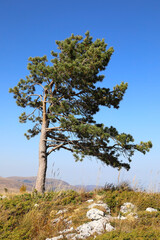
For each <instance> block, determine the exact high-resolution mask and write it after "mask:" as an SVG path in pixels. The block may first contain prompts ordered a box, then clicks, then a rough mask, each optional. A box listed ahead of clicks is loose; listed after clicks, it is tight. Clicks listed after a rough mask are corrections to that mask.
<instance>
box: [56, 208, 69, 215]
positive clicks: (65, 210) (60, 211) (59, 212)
mask: <svg viewBox="0 0 160 240" xmlns="http://www.w3.org/2000/svg"><path fill="white" fill-rule="evenodd" d="M65 212H67V209H63V210H59V211H58V212H57V213H56V215H59V214H62V213H65Z"/></svg>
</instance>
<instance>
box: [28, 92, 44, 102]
mask: <svg viewBox="0 0 160 240" xmlns="http://www.w3.org/2000/svg"><path fill="white" fill-rule="evenodd" d="M31 96H38V97H40V99H41V101H42V102H43V100H42V95H39V94H29V95H28V96H27V97H31Z"/></svg>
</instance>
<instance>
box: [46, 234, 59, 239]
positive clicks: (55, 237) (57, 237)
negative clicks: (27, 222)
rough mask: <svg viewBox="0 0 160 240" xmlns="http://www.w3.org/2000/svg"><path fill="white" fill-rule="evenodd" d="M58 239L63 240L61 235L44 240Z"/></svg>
mask: <svg viewBox="0 0 160 240" xmlns="http://www.w3.org/2000/svg"><path fill="white" fill-rule="evenodd" d="M58 239H63V235H60V236H58V237H53V238H46V240H58Z"/></svg>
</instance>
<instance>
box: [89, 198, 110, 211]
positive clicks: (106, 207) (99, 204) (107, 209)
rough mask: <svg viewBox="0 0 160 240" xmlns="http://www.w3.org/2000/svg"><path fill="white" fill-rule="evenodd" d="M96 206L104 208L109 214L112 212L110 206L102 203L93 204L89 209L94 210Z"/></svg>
mask: <svg viewBox="0 0 160 240" xmlns="http://www.w3.org/2000/svg"><path fill="white" fill-rule="evenodd" d="M96 206H99V207H103V208H104V209H105V211H106V212H107V213H109V214H110V212H111V211H110V208H109V207H108V205H107V204H106V203H103V202H102V201H98V202H97V203H93V204H91V205H89V206H88V208H94V207H96Z"/></svg>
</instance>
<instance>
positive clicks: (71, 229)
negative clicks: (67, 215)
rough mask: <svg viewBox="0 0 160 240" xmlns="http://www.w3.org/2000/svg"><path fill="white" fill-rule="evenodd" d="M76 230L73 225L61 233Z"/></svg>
mask: <svg viewBox="0 0 160 240" xmlns="http://www.w3.org/2000/svg"><path fill="white" fill-rule="evenodd" d="M73 230H74V228H73V227H71V228H69V229H65V230H63V231H60V232H59V233H60V234H61V233H68V232H71V231H73Z"/></svg>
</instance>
